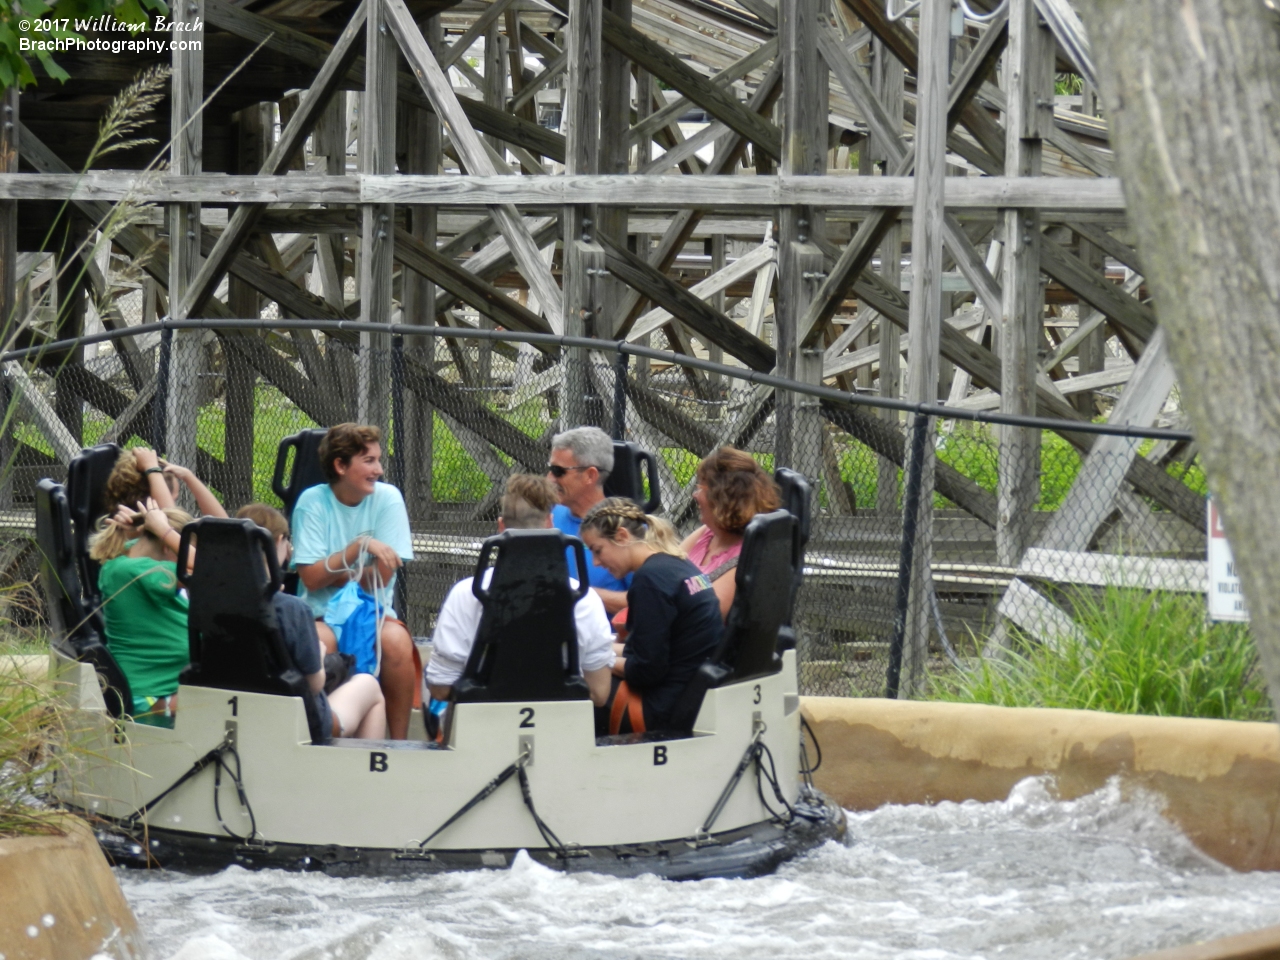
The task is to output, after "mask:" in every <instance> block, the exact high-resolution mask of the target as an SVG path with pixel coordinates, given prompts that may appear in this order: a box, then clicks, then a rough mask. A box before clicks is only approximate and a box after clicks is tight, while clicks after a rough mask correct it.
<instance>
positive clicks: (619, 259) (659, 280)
mask: <svg viewBox="0 0 1280 960" xmlns="http://www.w3.org/2000/svg"><path fill="white" fill-rule="evenodd" d="M599 239H600V241H601V242H602V243H603V244H604V246H605V256H606V260H607V263H608V267H609V271H610V272H611V273H613V274H614V275H615V276H616V277H618V278H619V279H620V280H622V282H623V283H626V284H627V285H628V286H630V287H633V288H634V289H636V290H638V291H639V292H640V293H641V294H643V295H644V296H646V297H648V298H649V299H650V300H652V301H653V302H654V303H656V304H659V305H660V306H661V307H663V309H665V310H667V311H668V312H669V313H670V314H671V315H672V316H673V317H675V318H676V319H677V320H679V321H680V322H681V323H683V324H685V325H686V326H688V327H689V328H690V329H691V330H693V332H694V333H696V334H697V335H698V336H700V337H703V338H705V339H706V340H707V341H708V342H710V343H714V344H716V345H717V346H719V347H721V348H723V349H724V351H725V353H728V354H729V355H731V356H733V357H736V358H737V359H739V360H741V361H742V362H743V363H745V364H746V365H747V366H748V367H750V368H751V369H752V370H760V371H763V372H767V371H769V370H772V369H773V366H774V352H773V348H772V347H770V346H769V345H768V344H767V343H765V342H764V341H762V340H760V339H759V338H757V337H754V336H752V335H751V334H749V333H747V331H745V330H743V329H742V327H740V326H738V325H737V324H736V323H734V322H733V321H732V320H730V319H729V318H728V317H726V316H725V315H724V314H723V313H720V312H719V311H718V310H715V309H713V308H712V307H711V305H710V304H708V303H705V302H704V301H702V300H700V299H699V298H698V297H697V296H696V295H695V294H692V293H690V292H689V291H688V290H687V289H685V288H684V287H682V286H680V284H678V283H676V282H675V281H674V280H672V279H671V278H670V277H668V276H667V275H666V274H664V273H662V272H661V271H659V270H657V269H656V268H654V267H652V266H650V265H649V263H648V262H647V261H646V260H644V259H642V258H641V257H639V256H637V255H636V254H634V253H632V252H631V251H629V250H628V249H627V248H626V247H625V246H620V245H618V244H616V243H615V242H614V241H613V240H611V239H609V238H605V237H600V238H599Z"/></svg>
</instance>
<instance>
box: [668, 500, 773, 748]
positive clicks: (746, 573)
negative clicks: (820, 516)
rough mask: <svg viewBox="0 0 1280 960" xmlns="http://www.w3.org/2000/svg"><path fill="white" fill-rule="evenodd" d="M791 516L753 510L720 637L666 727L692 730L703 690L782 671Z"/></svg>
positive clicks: (700, 704)
mask: <svg viewBox="0 0 1280 960" xmlns="http://www.w3.org/2000/svg"><path fill="white" fill-rule="evenodd" d="M795 530H796V518H795V517H793V516H792V515H791V514H790V513H789V512H788V511H786V510H774V511H773V512H772V513H758V514H756V515H755V516H754V517H752V518H751V522H750V523H748V524H747V529H746V533H745V534H744V536H743V539H742V553H741V554H739V558H738V566H737V570H736V577H735V582H736V583H737V593H736V594H735V595H734V598H733V606H731V607H730V608H729V616H728V618H727V619H726V620H725V625H724V635H723V636H722V637H721V638H720V645H719V646H718V647H717V648H716V651H715V653H714V654H712V656H711V658H710V659H709V660H708V661H707V662H706V663H704V664H703V665H702V666H701V667H699V668H698V672H697V673H695V674H694V675H693V679H691V680H690V681H689V686H688V687H686V688H685V691H684V693H683V694H682V695H681V700H680V706H679V707H678V709H677V711H676V715H675V719H674V721H673V723H672V727H673V728H674V729H677V730H685V731H688V730H692V729H693V723H694V721H695V720H697V718H698V710H699V709H700V708H701V706H702V699H703V697H704V696H705V695H706V692H707V691H708V690H710V689H711V688H713V687H721V686H725V685H726V684H730V683H740V682H743V681H746V680H754V679H756V678H758V677H764V676H769V675H771V674H774V673H777V672H778V671H779V670H781V669H782V657H781V656H780V655H779V654H778V636H779V631H780V630H781V629H782V628H783V626H784V625H785V624H786V623H787V620H788V618H789V617H790V613H791V585H792V577H791V568H792V556H793V551H794V549H795V542H796V534H795Z"/></svg>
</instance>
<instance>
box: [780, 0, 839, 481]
mask: <svg viewBox="0 0 1280 960" xmlns="http://www.w3.org/2000/svg"><path fill="white" fill-rule="evenodd" d="M822 9H823V7H822V5H821V4H820V3H819V2H818V0H787V2H784V3H783V4H782V5H781V8H780V10H779V35H778V41H779V45H778V54H779V56H780V57H782V60H783V77H782V104H783V107H782V110H783V124H782V126H783V137H782V142H783V144H784V149H783V151H782V158H781V166H780V173H781V174H782V175H784V176H815V175H816V176H822V175H823V174H825V173H826V172H827V64H826V63H825V61H824V60H823V59H822V57H821V56H820V55H819V54H818V29H819V20H818V17H819V14H820V12H821V10H822ZM824 233H825V227H824V224H823V213H822V211H821V210H820V209H818V208H814V207H806V206H789V207H780V208H779V209H778V302H777V304H776V308H777V312H776V315H775V318H774V322H775V331H776V345H777V349H776V352H777V365H778V370H779V372H780V373H781V374H782V375H783V376H787V377H792V378H794V379H796V380H803V381H805V382H808V383H821V382H822V354H823V349H822V346H821V344H810V345H807V346H806V345H805V344H804V339H805V331H804V330H803V329H802V320H803V318H804V316H805V314H806V313H807V312H808V309H809V304H810V301H811V300H812V298H813V294H814V292H815V291H816V290H817V289H818V285H819V284H820V283H821V282H822V277H823V275H824V274H823V270H824V262H823V258H822V251H821V249H820V248H819V247H818V246H817V245H816V244H815V243H814V242H812V238H813V237H814V236H817V237H821V236H823V234H824ZM822 430H823V427H822V419H821V417H820V416H819V414H818V410H817V403H816V401H814V400H812V398H809V397H800V396H797V395H795V394H791V393H779V395H778V411H777V438H776V444H777V447H776V450H777V453H776V456H777V464H778V465H779V466H788V467H792V468H793V469H796V470H799V471H800V472H801V473H803V474H804V475H805V476H806V477H808V478H809V480H810V482H811V483H813V484H814V485H815V487H817V486H818V484H819V483H820V481H821V479H822V476H823V470H822Z"/></svg>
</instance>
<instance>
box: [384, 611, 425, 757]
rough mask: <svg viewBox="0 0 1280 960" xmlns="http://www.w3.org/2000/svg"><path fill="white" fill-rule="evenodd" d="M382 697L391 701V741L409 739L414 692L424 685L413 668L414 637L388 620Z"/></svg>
mask: <svg viewBox="0 0 1280 960" xmlns="http://www.w3.org/2000/svg"><path fill="white" fill-rule="evenodd" d="M379 680H380V682H381V684H382V694H383V696H384V697H386V700H387V726H388V727H389V728H390V730H391V739H393V740H404V739H405V738H407V737H408V736H409V711H410V710H412V709H413V690H414V687H415V685H416V684H418V683H420V682H421V678H419V676H418V671H417V670H415V669H414V665H413V638H412V637H410V636H409V631H408V630H406V629H405V628H404V627H402V626H401V625H400V624H398V623H395V622H393V621H391V620H386V621H384V622H383V625H382V675H381V677H380V678H379Z"/></svg>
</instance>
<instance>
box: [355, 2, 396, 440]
mask: <svg viewBox="0 0 1280 960" xmlns="http://www.w3.org/2000/svg"><path fill="white" fill-rule="evenodd" d="M368 4H369V14H368V21H367V23H366V25H365V89H364V98H363V99H362V100H361V101H360V106H361V109H360V172H361V173H362V174H388V173H394V172H395V166H396V155H395V149H396V95H395V89H396V43H395V38H394V37H392V35H391V30H390V28H389V26H388V25H387V21H386V7H385V5H384V2H383V0H368ZM394 217H395V205H394V204H390V203H369V204H364V205H363V206H362V208H361V223H360V320H361V322H363V323H389V322H390V321H391V267H392V259H393V253H394V250H395V223H394ZM390 346H391V345H390V342H389V339H388V337H387V336H386V335H385V334H373V333H362V334H361V335H360V362H359V364H358V366H357V370H358V373H357V382H358V387H357V393H356V416H357V419H358V420H360V422H362V423H372V424H376V425H377V426H379V427H381V428H382V431H383V435H384V438H385V437H386V433H387V427H388V424H389V420H390V410H389V409H388V404H387V400H388V399H389V396H390V391H388V390H387V382H388V379H389V378H388V376H387V375H388V374H389V373H390V370H391V362H390ZM386 451H387V443H386V440H385V439H384V442H383V452H384V454H385V452H386Z"/></svg>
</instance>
